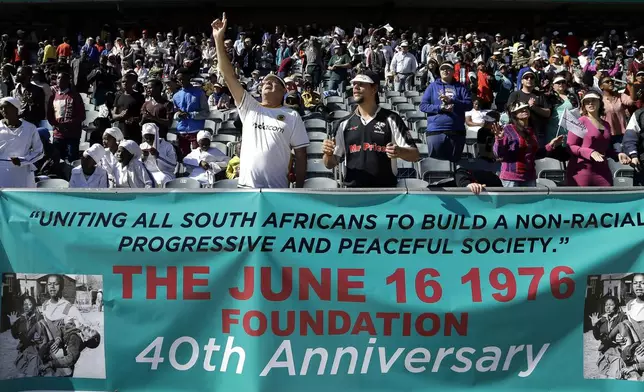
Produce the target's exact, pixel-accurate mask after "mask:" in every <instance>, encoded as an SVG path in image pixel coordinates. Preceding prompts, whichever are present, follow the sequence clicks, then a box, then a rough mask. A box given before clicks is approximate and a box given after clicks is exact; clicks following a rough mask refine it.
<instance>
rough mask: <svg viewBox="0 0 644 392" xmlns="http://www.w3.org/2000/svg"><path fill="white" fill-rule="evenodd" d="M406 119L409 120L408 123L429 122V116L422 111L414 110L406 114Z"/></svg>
mask: <svg viewBox="0 0 644 392" xmlns="http://www.w3.org/2000/svg"><path fill="white" fill-rule="evenodd" d="M405 119H406V120H407V122H409V123H413V122H416V121H420V120H427V115H426V114H425V113H423V112H421V111H418V110H412V111H409V112H405Z"/></svg>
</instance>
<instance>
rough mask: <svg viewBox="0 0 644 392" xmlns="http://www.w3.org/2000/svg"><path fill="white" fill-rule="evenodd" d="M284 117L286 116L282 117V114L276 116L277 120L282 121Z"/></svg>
mask: <svg viewBox="0 0 644 392" xmlns="http://www.w3.org/2000/svg"><path fill="white" fill-rule="evenodd" d="M285 118H286V117H284V115H283V114H280V115H278V116H277V121H284V119H285Z"/></svg>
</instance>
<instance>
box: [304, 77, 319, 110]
mask: <svg viewBox="0 0 644 392" xmlns="http://www.w3.org/2000/svg"><path fill="white" fill-rule="evenodd" d="M302 101H303V103H304V108H306V109H308V110H315V107H316V106H318V105H319V104H320V103H322V97H321V96H320V93H318V92H317V91H315V90H314V89H313V85H312V84H311V83H310V82H305V83H304V92H303V93H302Z"/></svg>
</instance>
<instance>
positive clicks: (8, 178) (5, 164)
mask: <svg viewBox="0 0 644 392" xmlns="http://www.w3.org/2000/svg"><path fill="white" fill-rule="evenodd" d="M19 111H20V101H18V99H16V98H12V97H6V98H2V99H0V115H1V116H2V117H3V119H2V120H0V188H35V187H36V180H35V177H34V171H35V170H36V166H34V163H36V162H38V160H40V159H41V158H42V157H43V155H44V152H43V145H42V142H41V141H40V135H39V134H38V131H37V129H36V126H35V125H34V124H32V123H30V122H27V121H23V120H21V119H20V118H18V114H19Z"/></svg>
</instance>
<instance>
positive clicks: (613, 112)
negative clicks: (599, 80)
mask: <svg viewBox="0 0 644 392" xmlns="http://www.w3.org/2000/svg"><path fill="white" fill-rule="evenodd" d="M603 101H604V110H605V111H606V115H605V116H604V117H603V119H604V120H605V121H606V122H608V124H609V125H610V129H611V131H612V132H611V134H612V135H623V134H624V132H626V124H627V123H628V120H627V118H626V108H628V107H629V106H631V105H633V100H632V99H631V97H630V96H628V95H626V94H622V95H621V96H614V95H608V94H604V98H603Z"/></svg>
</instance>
